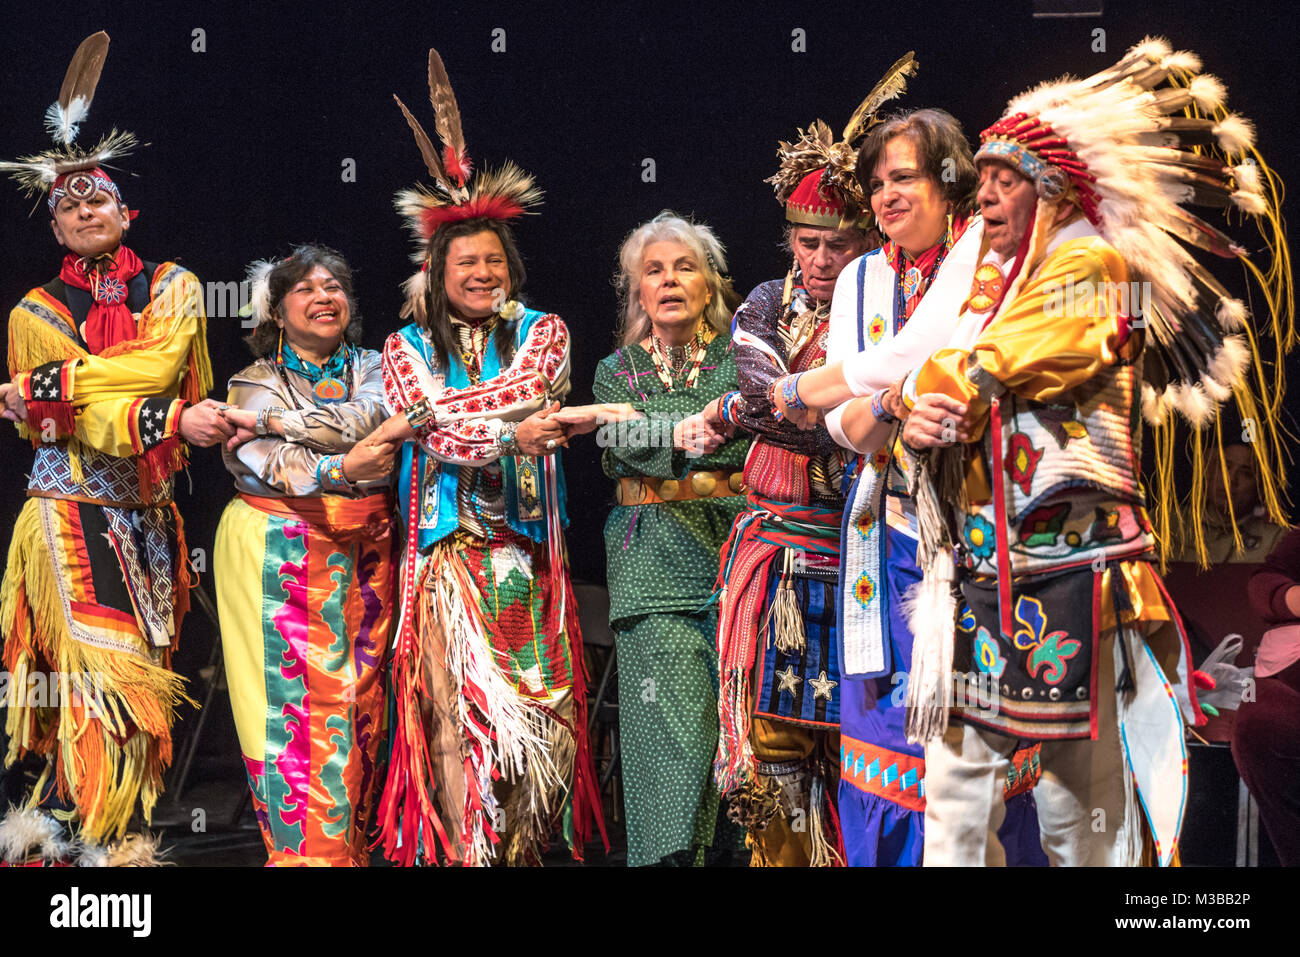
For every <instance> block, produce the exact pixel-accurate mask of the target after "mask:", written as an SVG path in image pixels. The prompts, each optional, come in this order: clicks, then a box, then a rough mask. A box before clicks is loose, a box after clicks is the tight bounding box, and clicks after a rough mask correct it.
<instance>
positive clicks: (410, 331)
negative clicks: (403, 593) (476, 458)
mask: <svg viewBox="0 0 1300 957" xmlns="http://www.w3.org/2000/svg"><path fill="white" fill-rule="evenodd" d="M544 315H546V313H543V312H538V311H536V310H535V309H525V310H524V316H523V318H522V319H519V320H518V321H516V322H515V329H514V332H515V348H516V349H519V348H521V347H522V346H523V343H524V340H525V339H527V338H528V331H529V330H530V329H531V328H532V327H533V324H534V323H535V322H537V320H538V319H540V318H541V317H542V316H544ZM400 335H401V336H402V338H404V339H405V340H406V341H407V342H408V343H410V344H411V346H412V348H413V349H414V350H415V352H416V353H417V354H418V355H419V356H421V357H422V359H423V360H424V363H425V365H426V366H428V367H429V369H430V370H431V371H432V372H433V374H434V375H442V376H443V377H444V380H443V381H444V382H445V383H446V385H447V387H448V388H453V389H463V388H465V387H466V386H468V385H469V384H470V381H469V374H468V373H467V372H466V370H465V367H464V365H462V364H461V363H459V362H452V363H450V365H451V368H450V369H444V368H443V367H441V366H439V365H437V364H436V362H435V359H434V355H433V348H432V346H430V345H429V343H428V342H426V341H425V338H424V336H423V335H422V334H421V330H420V327H419V326H418V325H416V324H415V323H411V324H410V325H407V326H403V327H402V329H401V330H400ZM500 374H501V360H500V358H499V357H498V356H497V350H496V347H495V346H494V345H492V344H491V343H489V345H488V348H487V350H486V353H485V355H484V356H483V374H482V378H483V379H484V380H487V379H491V378H494V377H495V376H498V375H500ZM415 456H418V457H419V459H418V471H417V474H418V476H419V487H418V488H417V489H414V490H412V488H411V462H412V459H413V458H414V457H415ZM559 457H560V455H559V453H558V452H556V453H555V459H556V462H555V465H556V475H557V477H558V479H559V482H558V485H559V495H558V500H559V503H560V522H561V524H562V525H565V526H567V525H568V524H569V519H568V515H567V514H566V512H565V506H564V470H563V468H561V467H560V461H559ZM500 462H501V471H502V473H503V482H502V485H503V487H504V491H505V502H506V524H508V525H509V526H510V527H511V528H512V529H514V530H515V531H516V532H518V533H519V534H521V535H526V536H528V537H529V538H531V539H532V540H533V541H535V542H544V541H546V492H547V486H546V473H545V471H544V469H543V468H542V464H543V463H542V460H541V459H540V458H538V457H536V456H531V455H521V456H518V457H511V456H507V457H505V458H502V459H501V460H500ZM398 474H399V477H398V485H397V495H398V500H399V501H400V502H401V508H402V512H401V514H402V518H403V520H405V519H406V516H408V515H410V514H411V513H410V507H411V495H412V493H413V491H414V494H415V495H416V501H417V502H419V505H420V514H419V548H420V551H425V550H427V549H429V548H430V547H431V546H432V545H433V544H434V543H435V542H438V541H441V540H442V539H444V538H446V537H447V536H448V535H450V534H451V533H452V532H454V531H455V530H456V529H457V528H459V527H460V514H459V513H458V512H457V510H456V486H457V482H458V479H459V467H458V466H455V465H447V464H445V463H443V462H439V461H438V460H437V459H435V458H433V457H432V456H430V455H429V454H428V453H427V452H425V451H424V449H422V448H421V447H420V446H419V445H417V444H416V443H415V442H407V443H405V444H404V445H403V446H402V465H401V471H400V472H399V473H398Z"/></svg>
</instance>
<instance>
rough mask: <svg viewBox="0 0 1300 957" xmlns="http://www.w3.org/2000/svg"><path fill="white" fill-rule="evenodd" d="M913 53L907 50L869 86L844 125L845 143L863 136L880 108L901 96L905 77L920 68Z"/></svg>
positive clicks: (905, 84)
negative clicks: (869, 89) (872, 85)
mask: <svg viewBox="0 0 1300 957" xmlns="http://www.w3.org/2000/svg"><path fill="white" fill-rule="evenodd" d="M915 53H916V51H914V50H908V51H907V53H905V54H903V55H902V56H901V57H899V58H898V61H897V62H896V63H895V64H894V65H893V66H891V67H890V68H889V69H888V70H886V71H885V75H884V76H883V77H881V78H880V82H879V83H877V84H876V85H875V86H874V87H872V88H871V92H870V93H868V94H867V97H866V99H864V100H863V101H862V102H861V103H859V104H858V108H857V109H856V110H854V111H853V115H852V116H851V117H850V118H849V122H848V124H847V125H846V126H845V127H844V137H843V139H844V141H845V142H846V143H853V142H854V141H856V140H857V139H858V138H859V137H861V136H865V135H866V133H867V130H869V129H871V127H873V126H875V125H876V123H877V122H879V121H878V120H877V119H876V113H878V112H879V111H880V108H881V107H882V106H884V105H885V104H886V103H888V102H889V101H890V100H892V99H895V98H897V97H899V96H902V94H903V92H904V91H905V90H906V89H907V78H908V77H909V76H916V71H917V70H918V69H920V64H919V63H917V62H916V56H915Z"/></svg>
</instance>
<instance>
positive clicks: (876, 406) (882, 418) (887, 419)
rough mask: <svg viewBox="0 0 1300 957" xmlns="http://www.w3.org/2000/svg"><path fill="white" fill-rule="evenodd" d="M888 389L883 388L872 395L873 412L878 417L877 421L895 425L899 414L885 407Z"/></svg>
mask: <svg viewBox="0 0 1300 957" xmlns="http://www.w3.org/2000/svg"><path fill="white" fill-rule="evenodd" d="M888 391H889V390H888V389H881V390H880V391H879V392H877V393H876V394H875V395H873V396H872V397H871V414H872V415H874V416H875V417H876V421H877V422H884V423H885V424H886V425H893V424H894V423H895V422H897V421H898V416H896V415H894V414H893V413H891V412H890V411H889V410H888V409H886V408H885V393H886V392H888Z"/></svg>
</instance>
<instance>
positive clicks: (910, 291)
mask: <svg viewBox="0 0 1300 957" xmlns="http://www.w3.org/2000/svg"><path fill="white" fill-rule="evenodd" d="M970 220H971V217H969V216H954V217H953V218H952V222H951V225H950V226H949V228H948V231H947V232H946V233H944V237H943V239H941V240H939V242H938V243H936V244H935V245H934V246H931V247H930V248H929V249H927V250H926V251H925V252H923V253H921V255H919V256H917V257H916V258H915V259H911V260H909V259H908V256H907V254H906V253H905V252H903V250H902V249H900V248H899V246H898V244H897V243H895V242H894V241H893V240H890V241H888V242H886V243H885V250H884V251H885V258H886V260H887V261H888V262H889V265H890V266H892V267H893V269H894V272H896V273H898V276H899V298H900V300H901V302H900V303H899V307H900V308H899V319H900V325H901V323H902V322H906V321H907V320H908V319H910V318H911V317H912V313H914V312H915V311H916V307H917V306H919V305H920V304H921V297H922V296H924V295H925V292H926V290H927V289H929V288H930V283H931V281H933V279H934V276H935V273H937V272H938V271H939V267H940V266H941V265H942V264H943V260H944V257H945V256H947V255H948V251H949V250H950V249H952V247H953V246H954V245H955V244H956V242H957V240H959V239H961V237H962V234H964V233H965V232H966V227H967V226H969V225H970Z"/></svg>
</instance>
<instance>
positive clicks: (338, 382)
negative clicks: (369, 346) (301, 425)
mask: <svg viewBox="0 0 1300 957" xmlns="http://www.w3.org/2000/svg"><path fill="white" fill-rule="evenodd" d="M286 368H288V369H290V370H292V371H293V372H295V373H297V374H298V375H300V376H302V377H303V378H304V379H307V380H308V381H309V382H311V383H312V395H311V402H312V404H313V405H317V406H321V405H334V404H336V403H339V402H347V401H348V400H349V399H350V398H351V397H352V349H351V348H350V347H349V346H348V344H347V343H346V342H344V343H340V345H339V348H338V350H337V351H336V352H335V353H334V354H333V355H332V356H330V357H329V358H328V359H327V360H326V361H325V364H324V365H323V366H315V365H312V364H311V363H310V362H308V361H306V360H305V359H303V358H302V357H300V356H299V355H298V353H296V352H294V351H293V347H292V346H290V345H289V344H288V343H287V342H285V341H284V334H283V333H281V338H280V348H279V349H278V350H277V351H276V354H275V371H276V372H278V373H279V375H280V379H281V381H282V382H284V385H285V388H286V389H288V390H289V398H290V399H291V400H292V401H293V405H294V408H295V409H299V408H301V407H300V406H299V405H298V395H299V393H298V390H297V388H295V387H294V385H293V383H292V382H291V381H290V380H289V376H288V373H287V372H286V371H285V369H286Z"/></svg>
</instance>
